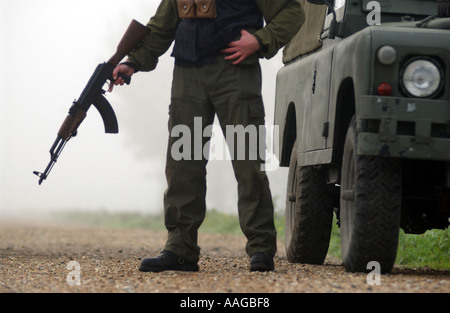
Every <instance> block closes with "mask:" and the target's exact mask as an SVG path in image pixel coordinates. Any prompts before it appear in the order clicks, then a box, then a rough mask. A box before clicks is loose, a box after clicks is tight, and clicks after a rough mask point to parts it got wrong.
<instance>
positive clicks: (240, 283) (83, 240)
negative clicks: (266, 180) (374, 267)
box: [0, 222, 450, 293]
mask: <svg viewBox="0 0 450 313" xmlns="http://www.w3.org/2000/svg"><path fill="white" fill-rule="evenodd" d="M165 237H166V234H165V233H163V232H152V231H149V230H142V229H110V228H108V229H102V228H92V227H81V226H73V225H70V226H68V225H61V224H60V225H55V224H53V225H51V224H43V223H5V222H3V223H1V224H0V292H1V293H9V292H13V293H50V292H51V293H66V292H69V293H73V292H80V293H93V292H98V293H109V292H120V293H126V292H136V293H143V292H149V293H206V292H207V293H406V292H412V293H448V292H450V271H437V270H432V269H405V268H397V267H395V268H394V270H393V272H392V273H391V274H388V275H381V277H380V284H379V285H373V284H369V283H368V282H367V275H366V274H361V273H347V272H345V270H344V268H343V266H342V265H341V263H340V261H339V260H333V259H327V260H326V261H325V264H324V265H322V266H315V265H302V264H291V263H289V262H288V261H287V260H286V257H285V254H284V246H283V244H282V243H281V242H280V243H279V249H278V250H279V252H278V255H277V256H276V258H275V265H276V271H275V272H269V273H252V272H249V271H248V266H249V263H248V262H249V260H248V257H247V256H246V254H245V252H244V246H245V240H244V238H243V236H235V235H217V234H205V233H202V234H200V239H199V244H200V245H201V247H202V256H201V259H200V271H199V272H196V273H181V272H163V273H141V272H139V271H138V270H137V269H138V266H139V263H140V260H141V258H143V257H147V256H155V255H157V254H159V252H160V251H161V249H162V247H163V245H164V242H165ZM71 261H75V262H76V263H73V262H72V263H70V262H71ZM72 264H79V265H80V268H79V270H78V269H77V268H76V267H70V268H69V269H68V268H67V266H68V265H72ZM78 274H79V275H78ZM68 278H70V279H69V280H68ZM76 278H79V283H80V284H79V285H77V284H74V283H75V282H76V280H74V279H76Z"/></svg>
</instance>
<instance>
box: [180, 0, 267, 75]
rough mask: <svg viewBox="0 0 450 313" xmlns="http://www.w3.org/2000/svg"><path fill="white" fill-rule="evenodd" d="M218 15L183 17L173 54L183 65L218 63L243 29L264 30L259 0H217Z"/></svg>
mask: <svg viewBox="0 0 450 313" xmlns="http://www.w3.org/2000/svg"><path fill="white" fill-rule="evenodd" d="M216 7H217V18H215V19H198V18H190V19H183V20H182V21H181V22H180V23H179V25H178V28H177V31H176V34H175V45H174V48H173V52H172V56H173V57H175V64H176V65H179V66H191V67H192V66H202V65H206V64H210V63H214V62H215V61H216V59H217V57H218V56H219V55H221V52H220V51H221V50H222V49H223V48H225V47H227V46H228V44H229V43H230V42H231V41H233V40H236V38H238V36H239V34H240V32H241V30H242V29H254V30H256V29H260V28H262V27H263V25H264V24H263V23H264V22H263V17H262V14H261V11H260V10H259V8H258V6H257V4H256V1H255V0H216Z"/></svg>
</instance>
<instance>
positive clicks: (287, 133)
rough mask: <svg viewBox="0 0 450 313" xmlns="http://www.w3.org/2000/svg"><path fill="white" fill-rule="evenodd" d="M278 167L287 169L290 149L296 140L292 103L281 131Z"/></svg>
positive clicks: (295, 121)
mask: <svg viewBox="0 0 450 313" xmlns="http://www.w3.org/2000/svg"><path fill="white" fill-rule="evenodd" d="M282 138H283V139H282V145H281V154H280V155H281V157H280V166H283V167H288V166H289V163H290V159H291V153H292V148H293V147H294V143H295V141H296V140H297V115H296V110H295V104H294V102H291V103H289V105H288V109H287V112H286V123H285V126H284V129H283V137H282Z"/></svg>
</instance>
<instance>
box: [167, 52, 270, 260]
mask: <svg viewBox="0 0 450 313" xmlns="http://www.w3.org/2000/svg"><path fill="white" fill-rule="evenodd" d="M169 112H170V118H169V131H170V136H169V144H168V149H167V161H166V162H167V163H166V178H167V184H168V187H167V189H166V191H165V193H164V214H165V225H166V228H167V230H168V239H167V243H166V245H165V249H166V250H169V251H172V252H173V253H175V254H177V255H178V256H180V257H183V258H184V259H185V260H187V261H193V262H197V261H198V260H199V255H200V247H199V246H198V244H197V237H198V228H199V227H200V225H201V224H202V222H203V220H204V218H205V214H206V204H205V197H206V165H207V162H208V157H207V155H205V153H203V151H204V150H203V148H204V147H205V145H206V144H207V143H208V141H209V140H210V138H209V137H208V136H202V131H203V130H204V129H205V127H207V126H210V125H212V124H213V121H214V118H215V116H216V115H217V118H218V121H219V124H220V127H221V128H222V131H223V133H224V135H225V134H226V129H227V125H228V126H230V125H231V126H236V125H242V126H243V127H247V126H249V125H255V126H256V127H255V128H256V129H257V130H258V140H259V138H260V136H264V133H262V132H259V126H260V125H264V106H263V101H262V96H261V69H260V66H259V64H257V65H232V64H231V63H229V62H228V61H225V60H223V57H220V58H219V59H218V61H217V62H216V63H214V64H210V65H206V66H202V67H189V68H188V67H179V66H175V69H174V75H173V84H172V96H171V104H170V108H169ZM200 121H201V124H199V122H200ZM199 125H201V128H200V127H199ZM185 130H190V134H189V132H184V131H185ZM187 134H188V135H189V136H190V137H189V138H182V136H187ZM203 135H204V134H203ZM227 140H228V138H227ZM250 140H253V141H254V140H255V138H254V137H251V136H247V140H246V142H245V143H244V144H242V141H239V140H234V145H233V150H230V155H231V158H232V161H231V162H232V165H233V169H234V174H235V177H236V180H237V188H238V213H239V223H240V226H241V229H242V231H243V233H244V234H245V236H246V238H247V245H246V247H245V249H246V252H247V254H248V255H249V256H252V255H253V254H255V253H256V252H264V253H268V254H270V255H272V256H274V255H275V253H276V230H275V226H274V220H273V214H274V208H273V201H272V196H271V192H270V189H269V181H268V179H267V176H266V173H265V172H264V171H262V170H261V163H262V162H263V161H262V160H263V159H264V158H262V157H260V155H259V153H258V154H257V155H258V157H257V158H255V157H251V153H250V151H249V150H250V148H249V146H251V147H255V144H256V143H255V142H253V141H252V142H250ZM263 141H264V142H265V137H264V138H263ZM182 142H184V143H190V145H188V144H184V145H182V144H180V143H182ZM256 146H258V147H259V145H256ZM229 148H231V147H230V146H229ZM242 149H243V150H244V152H245V153H244V155H245V157H242V154H240V155H237V154H239V153H241V152H242V151H243V150H242ZM202 150H203V151H202ZM253 155H254V154H253ZM222 162H229V161H227V160H224V161H222ZM209 179H214V177H210V178H209ZM217 179H220V178H217ZM226 192H227V190H224V191H223V193H224V196H226ZM230 192H231V191H230Z"/></svg>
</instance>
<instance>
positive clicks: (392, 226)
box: [340, 117, 401, 273]
mask: <svg viewBox="0 0 450 313" xmlns="http://www.w3.org/2000/svg"><path fill="white" fill-rule="evenodd" d="M357 134H358V132H357V129H356V122H355V118H354V117H353V119H352V121H351V123H350V126H349V128H348V132H347V136H346V139H345V145H344V154H343V161H342V173H341V200H340V201H341V205H340V226H341V230H340V233H341V252H342V260H343V263H344V266H345V269H346V270H347V271H349V272H367V271H368V270H369V269H367V266H368V263H369V262H371V261H376V262H378V263H379V264H380V270H381V273H388V272H390V271H391V269H392V267H393V265H394V263H395V257H396V255H397V246H398V235H399V229H400V215H401V163H400V160H399V159H393V158H383V157H372V156H360V155H357V154H356V149H357V146H358V137H357ZM370 269H372V268H370Z"/></svg>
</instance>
